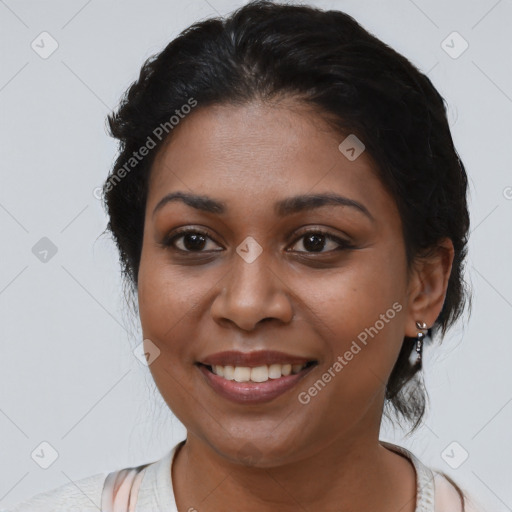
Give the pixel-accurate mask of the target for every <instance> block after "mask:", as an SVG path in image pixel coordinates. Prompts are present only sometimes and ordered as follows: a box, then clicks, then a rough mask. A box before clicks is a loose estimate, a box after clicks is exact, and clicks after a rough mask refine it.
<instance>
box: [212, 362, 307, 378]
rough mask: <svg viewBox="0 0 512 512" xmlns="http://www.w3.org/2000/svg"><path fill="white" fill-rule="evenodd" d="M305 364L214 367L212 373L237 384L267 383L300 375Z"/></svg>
mask: <svg viewBox="0 0 512 512" xmlns="http://www.w3.org/2000/svg"><path fill="white" fill-rule="evenodd" d="M305 366H306V363H305V364H271V365H262V366H255V367H254V368H249V367H248V366H221V365H214V366H212V371H213V373H215V374H216V375H219V376H220V377H224V378H225V379H227V380H235V381H236V382H249V381H252V382H266V381H267V380H268V379H279V378H280V377H282V376H285V375H290V374H291V373H299V372H300V371H301V370H302V369H303V368H304V367H305Z"/></svg>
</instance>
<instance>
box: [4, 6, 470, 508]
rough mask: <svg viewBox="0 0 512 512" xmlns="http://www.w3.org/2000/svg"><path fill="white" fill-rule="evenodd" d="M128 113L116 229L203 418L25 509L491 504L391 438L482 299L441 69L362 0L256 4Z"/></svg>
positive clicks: (140, 94) (115, 195)
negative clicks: (391, 429)
mask: <svg viewBox="0 0 512 512" xmlns="http://www.w3.org/2000/svg"><path fill="white" fill-rule="evenodd" d="M109 123H110V129H111V132H112V135H113V136H114V137H116V138H117V139H119V141H120V148H119V149H120V151H119V156H118V158H117V161H116V163H115V165H114V168H113V169H112V172H111V174H110V175H109V177H108V179H107V180H106V182H105V184H104V200H105V206H106V210H107V213H108V215H109V224H108V229H109V230H110V231H111V233H112V235H113V237H114V240H115V242H116V244H117V247H118V249H119V254H120V261H121V264H122V268H123V273H124V276H125V278H126V280H127V283H128V284H129V285H130V286H131V287H132V291H133V293H134V294H136V296H137V299H138V305H139V315H140V320H141V325H142V330H143V334H144V353H145V356H146V359H147V362H148V364H149V368H150V371H151V373H152V376H153V378H154V380H155V382H156V385H157V387H158V389H159V390H160V392H161V394H162V396H163V398H164V399H165V401H166V403H167V404H168V406H169V407H170V409H171V410H172V411H173V413H174V414H175V415H176V416H177V417H178V418H179V419H180V420H181V422H182V423H183V424H184V425H185V427H186V429H187V437H186V440H184V441H182V442H180V443H178V444H177V445H176V446H174V447H173V448H172V449H171V450H170V451H169V452H168V453H167V454H166V456H165V457H163V458H162V459H161V460H159V461H156V462H153V463H150V464H143V465H140V466H138V467H135V468H125V469H123V470H119V471H114V472H112V473H110V474H108V476H107V475H105V474H99V475H94V476H92V477H89V478H87V479H84V480H82V481H80V482H77V484H76V485H75V484H73V485H71V484H70V485H67V486H63V487H61V488H58V489H56V490H53V491H50V492H49V493H46V494H42V495H38V496H36V497H34V498H33V499H32V500H31V501H29V502H26V503H24V504H20V505H19V508H15V509H14V510H16V511H20V510H36V509H37V510H72V509H73V508H72V507H76V510H97V509H98V507H99V506H101V510H102V511H103V512H107V511H114V510H115V511H116V512H117V511H128V510H136V511H149V510H155V511H156V510H162V511H163V510H166V511H171V510H180V511H194V510H197V511H199V512H203V511H205V512H206V511H221V510H243V511H244V512H251V511H256V510H257V511H259V512H261V511H263V512H265V511H273V510H280V511H296V510H308V511H309V510H361V511H363V510H364V511H366V510H368V511H370V510H372V511H375V510H379V512H396V511H397V510H400V511H401V512H420V511H421V512H427V511H428V512H434V511H435V512H439V511H441V510H450V511H453V512H455V511H462V510H466V511H470V510H475V508H474V505H473V504H472V503H471V500H470V497H469V496H468V495H467V493H464V492H463V490H462V489H460V487H459V486H458V485H457V484H456V483H455V482H453V481H451V480H450V479H449V478H448V477H447V476H445V475H443V474H442V473H441V472H440V471H438V470H435V469H431V468H428V467H427V466H425V465H424V464H423V463H422V462H421V461H420V460H419V459H418V458H417V457H416V456H415V455H414V454H413V453H411V452H410V451H408V450H407V449H405V448H403V447H400V446H397V445H394V444H392V443H386V442H380V441H379V430H380V425H381V421H382V418H383V416H387V417H389V418H391V417H393V416H394V417H395V418H396V420H397V421H400V420H406V421H407V422H409V423H410V424H411V425H412V429H411V431H413V430H414V429H415V428H416V427H417V426H418V425H419V424H420V421H421V419H422V416H423V414H424V410H425V390H424V386H423V383H422V379H421V370H422V351H423V343H424V341H430V340H432V339H434V338H436V337H437V338H439V339H442V337H443V336H444V334H445V333H446V331H447V329H448V328H449V327H450V326H451V325H452V324H453V323H454V322H455V320H457V318H459V317H460V315H461V313H462V312H463V310H464V306H465V303H466V301H467V299H468V293H467V290H466V286H465V283H464V281H463V277H462V276H463V263H464V258H465V255H466V247H467V234H468V229H469V215H468V210H467V202H466V193H467V176H466V173H465V170H464V166H463V164H462V162H461V160H460V159H459V157H458V154H457V152H456V150H455V148H454V146H453V142H452V137H451V134H450V130H449V126H448V122H447V119H446V112H445V107H444V102H443V99H442V97H441V96H440V95H439V93H438V92H437V91H436V89H435V88H434V86H433V85H432V83H431V82H430V80H429V79H428V78H427V77H426V76H425V75H423V74H422V73H421V72H419V71H418V70H417V69H416V68H415V67H414V66H413V65H412V64H411V63H410V62H409V61H408V60H407V59H405V58H404V57H403V56H401V55H399V54H398V53H396V52H395V51H393V50H392V49H391V48H389V47H388V46H386V45H385V44H384V43H382V42H381V41H379V40H378V39H376V38H375V37H374V36H372V35H370V34H369V33H368V32H367V31H365V30H364V29H363V28H362V27H361V26H359V25H358V24H357V23H356V22H355V21H354V20H353V19H352V18H351V17H350V16H348V15H346V14H343V13H341V12H338V11H328V12H324V11H321V10H318V9H315V8H311V7H306V6H285V5H278V4H274V3H272V2H253V3H250V4H248V5H246V6H244V7H242V8H240V9H239V10H238V11H236V12H235V13H233V14H232V15H231V16H230V17H229V18H227V19H225V20H220V19H210V20H206V21H203V22H201V23H197V24H195V25H193V26H192V27H190V28H188V29H187V30H185V31H184V32H183V33H182V34H181V35H180V36H179V37H178V38H177V39H175V40H174V41H172V42H171V43H170V44H169V45H168V46H167V47H166V48H165V49H164V50H163V51H162V52H161V53H159V54H158V55H155V56H154V57H152V58H150V59H149V60H148V61H147V62H146V63H145V65H144V66H143V68H142V70H141V73H140V77H139V79H138V80H137V81H136V82H135V83H134V84H132V85H131V87H130V88H129V90H128V91H127V93H126V95H125V97H124V98H123V102H122V104H121V106H120V108H119V109H118V111H117V112H116V113H114V114H113V115H111V116H109ZM77 488H78V489H80V490H77ZM37 507H40V508H37ZM45 507H46V508H45ZM59 507H60V508H59Z"/></svg>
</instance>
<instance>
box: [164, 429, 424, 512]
mask: <svg viewBox="0 0 512 512" xmlns="http://www.w3.org/2000/svg"><path fill="white" fill-rule="evenodd" d="M172 473H173V476H172V478H173V487H174V494H175V497H176V504H177V506H178V510H194V509H195V510H198V511H201V512H217V511H221V510H237V509H240V508H242V509H243V510H244V512H267V511H268V512H271V511H275V510H280V511H281V512H292V511H293V512H296V511H297V510H323V509H327V510H338V511H351V510H358V511H368V512H370V511H372V512H373V511H374V510H379V511H380V512H387V511H388V510H389V511H394V512H396V511H399V512H414V511H415V503H416V475H415V472H414V468H413V466H412V463H411V462H410V461H409V460H407V459H406V458H405V457H403V456H402V455H400V454H397V453H395V452H392V451H390V450H388V449H386V448H384V447H383V446H382V445H381V444H379V440H378V436H375V437H374V438H372V439H368V437H362V436H361V435H359V436H357V437H354V436H346V435H344V436H343V437H341V436H340V438H338V439H336V440H335V441H334V442H332V443H330V444H328V445H326V446H323V447H322V448H320V449H318V450H316V451H314V452H312V454H311V455H310V456H308V457H306V458H303V459H301V460H300V461H298V462H293V463H288V464H284V465H279V466H272V467H264V468H262V467H253V466H244V465H241V464H240V463H236V462H232V461H231V460H228V459H227V458H225V457H222V456H221V455H219V454H218V453H217V452H215V451H214V450H213V449H211V447H210V446H209V445H208V444H206V443H205V442H204V441H203V440H201V439H200V438H198V437H195V436H193V435H190V434H189V435H188V436H187V441H186V443H185V444H184V445H183V446H182V447H181V449H180V450H179V452H178V453H177V454H176V457H175V459H174V464H173V471H172ZM241 504H243V507H241Z"/></svg>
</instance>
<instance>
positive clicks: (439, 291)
mask: <svg viewBox="0 0 512 512" xmlns="http://www.w3.org/2000/svg"><path fill="white" fill-rule="evenodd" d="M454 252H455V251H454V248H453V243H452V241H451V240H450V239H449V238H443V239H441V240H439V241H438V242H437V244H436V247H434V248H433V249H432V251H431V253H429V254H428V255H427V256H422V257H418V258H417V260H416V261H415V262H414V268H413V270H412V275H411V277H410V280H409V286H408V305H407V320H406V325H405V336H408V337H411V338H415V337H416V336H417V335H418V332H419V331H418V328H417V327H416V321H417V320H418V321H420V322H425V323H426V324H427V326H428V327H429V328H430V327H432V325H433V324H434V322H435V321H436V319H437V317H438V316H439V313H441V309H442V308H443V304H444V300H445V298H446V290H447V288H448V279H449V278H450V273H451V270H452V263H453V257H454Z"/></svg>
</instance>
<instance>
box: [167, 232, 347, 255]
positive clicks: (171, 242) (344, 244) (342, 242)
mask: <svg viewBox="0 0 512 512" xmlns="http://www.w3.org/2000/svg"><path fill="white" fill-rule="evenodd" d="M189 233H193V234H196V235H201V236H204V237H205V238H209V239H210V240H212V241H214V242H215V243H217V242H216V241H215V239H213V238H212V237H211V236H210V235H209V233H208V232H207V231H205V230H203V229H200V228H183V229H179V230H178V231H176V232H175V233H173V234H172V235H170V236H167V237H166V238H165V239H164V240H163V242H162V243H161V245H162V246H163V247H165V248H170V249H173V250H175V251H178V252H181V253H187V254H193V253H196V254H200V253H207V252H220V251H218V250H214V251H187V250H184V249H178V248H177V247H174V242H175V241H176V240H177V239H178V238H181V237H183V236H184V235H187V234H189ZM309 234H315V235H322V236H324V237H325V238H326V239H328V240H331V241H333V242H335V243H337V244H339V245H340V247H337V248H336V249H331V250H330V251H319V252H316V251H292V252H299V253H306V254H329V253H332V252H334V251H340V250H343V249H352V248H353V247H354V245H352V244H350V243H349V242H347V241H346V240H343V239H341V238H339V237H337V236H334V235H332V234H331V233H329V232H328V231H326V230H324V229H322V228H313V229H308V230H305V231H303V232H302V233H301V234H300V235H299V236H298V237H297V238H295V239H294V243H293V244H292V245H294V244H295V243H296V242H298V241H299V240H300V239H301V238H304V237H305V236H306V235H309Z"/></svg>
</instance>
